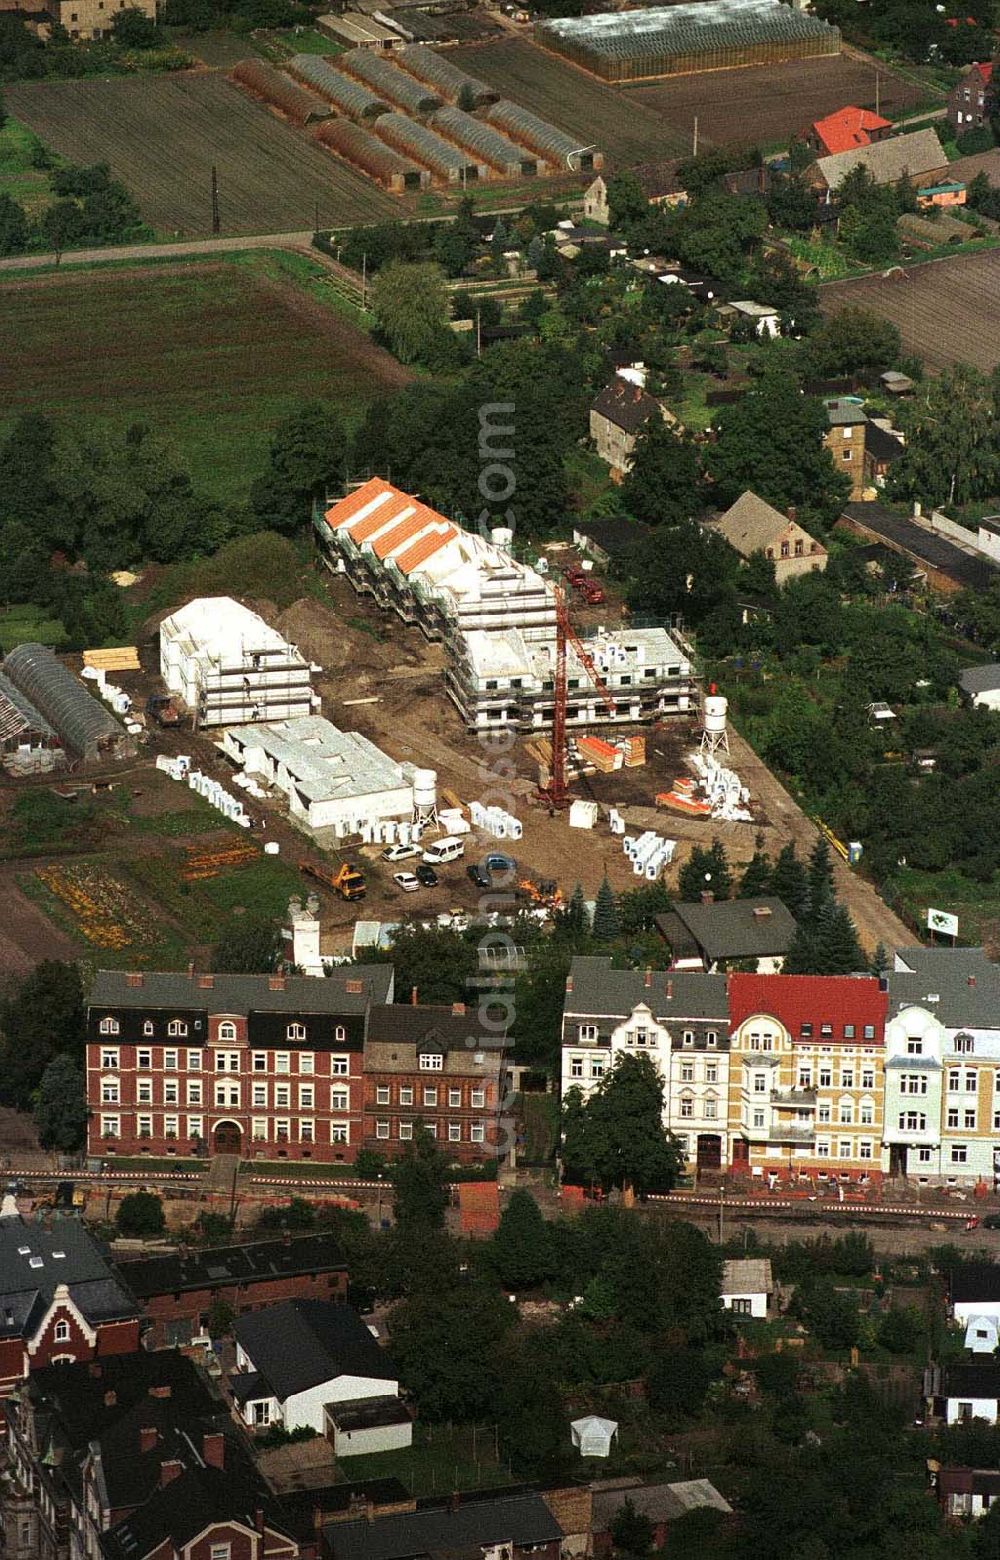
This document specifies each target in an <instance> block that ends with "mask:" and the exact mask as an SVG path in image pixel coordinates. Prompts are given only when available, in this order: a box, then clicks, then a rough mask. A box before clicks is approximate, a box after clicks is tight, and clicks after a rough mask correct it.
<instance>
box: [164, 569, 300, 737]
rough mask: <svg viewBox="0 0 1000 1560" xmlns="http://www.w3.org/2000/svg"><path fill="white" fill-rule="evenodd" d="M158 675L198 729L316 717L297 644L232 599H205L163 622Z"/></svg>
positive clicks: (195, 602)
mask: <svg viewBox="0 0 1000 1560" xmlns="http://www.w3.org/2000/svg"><path fill="white" fill-rule="evenodd" d="M160 675H161V676H162V678H163V681H164V682H165V683H166V685H167V687H168V688H169V689H170V692H171V693H174V694H177V695H178V697H179V698H181V699H182V700H183V701H184V703H185V705H186V706H187V708H188V710H189V711H190V712H191V714H192V717H193V719H194V722H195V724H196V725H198V726H233V725H242V724H248V723H251V722H255V721H268V720H292V719H294V718H295V717H297V716H302V715H315V714H317V713H318V711H319V705H320V699H319V694H317V693H313V691H312V682H311V677H312V668H311V666H310V664H309V662H308V661H307V660H306V659H305V657H304V656H303V655H302V654H301V653H300V651H299V649H298V647H297V646H296V645H292V644H289V643H288V641H287V640H286V639H283V638H282V636H281V635H280V634H279V633H278V631H277V629H274V628H271V627H270V626H269V624H267V623H265V622H264V619H263V618H262V617H258V615H257V613H256V612H251V611H250V610H249V609H248V608H247V607H244V606H241V605H240V603H239V602H238V601H233V600H232V598H231V597H229V596H202V597H199V598H198V599H197V600H195V601H189V602H188V604H187V606H186V607H181V608H180V610H179V611H177V612H174V613H172V614H171V616H170V617H167V618H164V620H163V622H162V623H161V624H160Z"/></svg>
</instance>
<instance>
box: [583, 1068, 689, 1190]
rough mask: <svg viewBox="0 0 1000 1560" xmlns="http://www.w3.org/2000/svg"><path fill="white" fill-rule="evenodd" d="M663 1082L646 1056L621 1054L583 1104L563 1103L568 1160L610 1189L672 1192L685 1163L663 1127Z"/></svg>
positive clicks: (679, 1150)
mask: <svg viewBox="0 0 1000 1560" xmlns="http://www.w3.org/2000/svg"><path fill="white" fill-rule="evenodd" d="M663 1087H664V1085H663V1079H662V1078H661V1076H660V1074H659V1073H658V1072H657V1070H656V1067H655V1066H654V1064H653V1063H652V1061H651V1060H650V1058H649V1057H648V1056H628V1055H624V1054H623V1055H620V1056H618V1057H617V1058H616V1060H615V1063H614V1065H613V1067H612V1068H611V1070H610V1072H608V1073H606V1074H605V1076H604V1077H603V1078H602V1079H601V1082H600V1083H599V1084H598V1085H597V1088H596V1089H595V1090H594V1091H593V1093H592V1094H591V1095H590V1097H589V1099H588V1100H586V1102H584V1103H583V1104H582V1105H581V1104H580V1102H579V1101H578V1100H573V1099H572V1096H573V1095H574V1094H576V1093H578V1091H576V1090H570V1096H568V1097H567V1100H566V1101H565V1102H564V1105H563V1135H564V1162H565V1163H567V1164H571V1165H573V1166H578V1165H582V1166H583V1167H584V1168H585V1169H589V1170H590V1171H591V1173H592V1175H593V1177H594V1178H595V1179H596V1180H597V1181H599V1182H600V1184H601V1185H602V1186H603V1187H604V1189H605V1190H606V1191H610V1190H611V1188H612V1187H619V1188H621V1189H625V1188H631V1189H632V1190H633V1191H635V1192H637V1193H638V1194H639V1195H640V1196H643V1195H644V1194H645V1193H646V1192H652V1191H669V1190H670V1189H671V1187H672V1186H673V1185H674V1184H675V1182H676V1180H677V1177H678V1175H679V1174H680V1172H681V1169H682V1167H683V1163H684V1156H683V1154H682V1152H681V1149H680V1145H679V1144H678V1142H677V1139H676V1138H675V1137H674V1136H673V1135H672V1134H671V1133H670V1132H668V1131H666V1130H665V1128H664V1126H663Z"/></svg>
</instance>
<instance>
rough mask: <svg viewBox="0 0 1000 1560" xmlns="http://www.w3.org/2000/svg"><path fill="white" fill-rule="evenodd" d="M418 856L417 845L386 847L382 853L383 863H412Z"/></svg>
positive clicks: (418, 847)
mask: <svg viewBox="0 0 1000 1560" xmlns="http://www.w3.org/2000/svg"><path fill="white" fill-rule="evenodd" d="M419 855H420V846H419V845H387V846H386V848H385V850H384V851H383V852H382V860H383V861H412V859H413V857H414V856H419Z"/></svg>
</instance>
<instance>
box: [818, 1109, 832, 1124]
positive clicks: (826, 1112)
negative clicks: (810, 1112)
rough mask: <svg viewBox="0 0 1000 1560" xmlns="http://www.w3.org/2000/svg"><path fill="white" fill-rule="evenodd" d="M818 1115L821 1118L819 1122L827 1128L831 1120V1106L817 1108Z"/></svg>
mask: <svg viewBox="0 0 1000 1560" xmlns="http://www.w3.org/2000/svg"><path fill="white" fill-rule="evenodd" d="M816 1115H817V1117H818V1118H819V1120H820V1121H822V1122H823V1124H824V1126H825V1125H826V1124H827V1122H829V1120H830V1107H829V1105H819V1106H817V1108H816Z"/></svg>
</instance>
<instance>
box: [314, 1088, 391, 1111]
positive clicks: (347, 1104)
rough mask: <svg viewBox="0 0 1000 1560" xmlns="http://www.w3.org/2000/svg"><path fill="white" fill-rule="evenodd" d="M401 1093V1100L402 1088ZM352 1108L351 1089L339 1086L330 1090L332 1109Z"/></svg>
mask: <svg viewBox="0 0 1000 1560" xmlns="http://www.w3.org/2000/svg"><path fill="white" fill-rule="evenodd" d="M399 1093H400V1100H402V1094H403V1091H402V1089H400V1091H399ZM350 1108H351V1095H350V1090H348V1089H345V1088H343V1087H337V1088H334V1089H331V1090H330V1109H331V1110H350Z"/></svg>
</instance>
